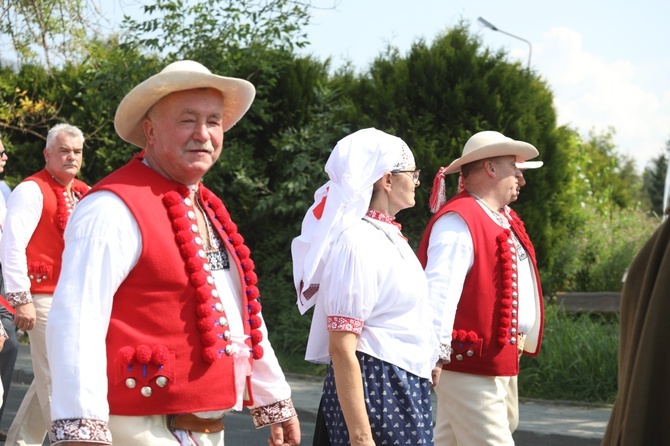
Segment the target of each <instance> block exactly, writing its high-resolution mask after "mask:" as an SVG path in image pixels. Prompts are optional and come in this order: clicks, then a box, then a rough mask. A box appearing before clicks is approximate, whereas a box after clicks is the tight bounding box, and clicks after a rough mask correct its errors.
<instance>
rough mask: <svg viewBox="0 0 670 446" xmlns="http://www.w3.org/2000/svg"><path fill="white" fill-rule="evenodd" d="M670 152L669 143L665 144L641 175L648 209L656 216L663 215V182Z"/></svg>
mask: <svg viewBox="0 0 670 446" xmlns="http://www.w3.org/2000/svg"><path fill="white" fill-rule="evenodd" d="M669 152H670V141H668V142H667V143H666V149H665V151H664V152H663V153H661V154H659V155H658V156H657V157H655V158H652V159H651V161H649V163H648V164H647V167H645V169H644V172H643V173H642V181H643V187H644V190H645V192H646V193H647V196H648V197H649V201H650V203H651V205H650V207H651V210H652V211H653V212H655V213H656V215H663V211H664V209H663V206H664V203H663V197H664V193H665V181H666V178H665V176H666V174H667V171H668V153H669Z"/></svg>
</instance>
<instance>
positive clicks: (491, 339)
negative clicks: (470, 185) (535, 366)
mask: <svg viewBox="0 0 670 446" xmlns="http://www.w3.org/2000/svg"><path fill="white" fill-rule="evenodd" d="M447 212H455V213H457V214H458V215H460V216H461V217H462V218H463V220H465V223H466V224H467V225H468V229H469V230H470V234H471V237H472V243H473V248H474V258H475V260H474V262H473V265H472V268H471V269H470V271H469V272H468V274H467V275H466V277H465V282H464V284H463V291H462V293H461V298H460V300H459V303H458V307H457V309H456V316H455V319H454V328H453V335H454V336H453V338H452V342H451V346H452V348H453V352H452V354H451V362H450V363H448V364H445V365H444V366H443V369H444V370H451V371H455V372H461V373H471V374H475V375H487V376H514V375H518V373H519V360H518V351H517V345H516V343H517V340H518V336H517V330H516V319H517V312H518V305H519V299H518V295H517V288H516V286H517V281H516V279H517V277H516V252H515V250H514V242H513V240H512V237H511V233H510V230H509V229H504V228H502V227H500V226H499V225H498V224H496V223H495V222H494V221H493V220H492V219H491V218H490V217H489V216H488V215H487V214H486V211H484V210H483V209H482V207H481V206H480V205H479V204H478V203H477V201H476V200H475V199H474V198H473V197H472V196H471V195H470V194H468V193H467V192H461V193H459V194H458V195H456V196H455V197H453V198H452V199H451V200H449V201H448V202H447V203H446V204H445V205H444V206H443V207H442V208H441V209H440V210H439V211H438V212H437V213H436V214H435V215H433V217H432V218H431V220H430V222H429V223H428V226H427V228H426V231H425V233H424V235H423V238H422V240H421V244H420V246H419V251H418V253H417V256H418V257H419V260H420V261H421V264H422V265H423V266H424V268H425V267H426V264H427V260H428V259H427V253H428V243H429V239H430V233H431V230H432V228H433V225H434V224H435V222H436V221H437V220H438V219H439V218H440V217H441V216H443V215H444V214H446V213H447ZM517 218H518V217H517ZM511 223H512V228H514V229H515V233H516V234H517V238H518V239H519V242H520V243H521V244H522V245H523V246H524V248H525V249H526V251H527V252H528V255H529V258H530V259H531V263H532V265H533V272H534V274H535V279H536V281H537V287H538V293H539V297H538V298H539V304H538V308H539V314H538V317H539V318H540V330H539V337H538V339H537V348H536V349H535V350H534V351H531V352H526V353H527V354H529V355H531V356H535V355H537V354H538V353H539V350H540V345H541V341H542V324H543V321H544V314H543V302H542V290H541V286H540V277H539V274H538V271H537V266H536V260H535V250H534V249H533V247H532V245H531V244H530V239H529V238H528V236H527V234H526V233H525V230H524V229H523V227H522V225H521V226H520V225H519V222H514V221H511ZM522 230H523V234H520V233H519V232H521V231H522Z"/></svg>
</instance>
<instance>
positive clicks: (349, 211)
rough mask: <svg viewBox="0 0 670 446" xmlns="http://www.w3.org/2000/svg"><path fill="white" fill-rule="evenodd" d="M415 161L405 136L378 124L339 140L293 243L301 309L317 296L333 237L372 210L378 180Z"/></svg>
mask: <svg viewBox="0 0 670 446" xmlns="http://www.w3.org/2000/svg"><path fill="white" fill-rule="evenodd" d="M413 165H414V156H413V155H412V152H411V151H410V150H409V148H408V147H407V144H405V142H404V141H403V140H402V139H400V138H398V137H396V136H392V135H389V134H387V133H384V132H382V131H380V130H376V129H374V128H369V129H363V130H359V131H357V132H355V133H352V134H351V135H349V136H346V137H344V138H342V139H341V140H340V141H339V142H338V143H337V145H336V146H335V148H334V149H333V152H332V153H331V154H330V157H329V158H328V162H326V167H325V170H326V173H328V177H329V178H330V181H328V182H327V183H326V184H324V185H323V186H321V187H320V188H319V189H318V190H317V191H316V192H315V193H314V204H313V205H312V206H310V208H309V210H308V211H307V214H306V215H305V218H304V219H303V221H302V232H301V234H300V236H299V237H296V238H295V239H293V243H292V244H291V254H292V255H293V281H294V284H295V288H296V292H297V294H298V301H297V305H298V308H299V309H300V312H301V313H303V314H304V313H305V312H306V311H307V310H308V309H310V308H311V307H312V306H313V305H314V303H315V302H316V299H317V296H318V287H319V283H320V281H321V274H322V271H323V265H324V262H325V260H326V259H327V258H328V255H329V253H330V248H331V246H332V244H333V241H334V240H335V239H336V238H337V237H338V236H339V235H340V234H341V233H342V232H343V231H344V230H346V229H347V228H349V227H350V226H351V225H353V224H354V223H356V222H357V221H358V220H360V219H361V218H363V216H364V215H365V213H366V212H367V211H368V207H369V205H370V199H371V198H372V187H373V185H374V183H375V182H376V181H377V180H379V179H380V178H381V177H382V176H384V174H385V173H386V172H390V171H392V170H401V169H404V168H407V167H410V166H413Z"/></svg>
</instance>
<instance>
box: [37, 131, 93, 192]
mask: <svg viewBox="0 0 670 446" xmlns="http://www.w3.org/2000/svg"><path fill="white" fill-rule="evenodd" d="M83 153H84V143H83V142H82V140H81V138H78V137H76V136H71V135H68V134H66V133H60V134H58V135H57V136H56V137H55V138H54V140H53V141H52V142H51V146H47V148H46V149H44V159H45V161H46V169H47V171H48V172H49V173H50V174H51V175H53V176H54V178H55V179H56V181H58V182H59V183H61V184H62V185H64V186H66V185H68V184H70V182H71V181H72V180H73V179H74V177H76V176H77V174H78V173H79V169H81V162H82V159H83Z"/></svg>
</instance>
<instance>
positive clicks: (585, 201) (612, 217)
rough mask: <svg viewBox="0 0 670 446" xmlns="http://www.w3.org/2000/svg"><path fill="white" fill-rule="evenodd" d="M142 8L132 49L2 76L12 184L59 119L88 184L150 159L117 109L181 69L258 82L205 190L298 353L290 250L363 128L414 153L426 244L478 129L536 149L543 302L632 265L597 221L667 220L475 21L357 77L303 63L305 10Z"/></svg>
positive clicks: (218, 5)
mask: <svg viewBox="0 0 670 446" xmlns="http://www.w3.org/2000/svg"><path fill="white" fill-rule="evenodd" d="M10 3H11V6H12V7H13V8H16V7H17V6H16V5H23V6H25V5H28V4H31V5H41V6H40V7H42V8H44V9H45V11H46V12H51V14H52V15H53V14H55V12H54V11H55V10H54V9H53V8H55V7H56V6H53V5H60V4H65V3H67V2H66V1H65V0H60V2H59V1H56V2H55V3H53V2H52V3H49V2H25V1H21V2H18V1H17V2H10ZM70 3H72V5H73V6H72V7H74V6H77V5H78V7H82V5H83V4H84V2H83V1H73V2H70ZM5 5H6V3H3V11H4V12H6V11H7V10H8V9H5V8H6V6H5ZM49 5H52V6H53V8H52V6H49ZM49 8H52V9H49ZM144 12H145V14H144V16H142V18H141V19H132V18H130V17H127V18H126V19H125V21H124V25H123V26H124V32H123V33H122V34H120V36H122V37H117V36H108V37H105V38H93V37H89V38H87V40H86V42H85V49H86V51H85V57H84V58H77V57H74V58H72V59H71V60H67V61H66V62H63V63H61V64H58V65H53V66H52V65H51V64H46V62H45V61H44V60H42V59H40V58H38V57H34V58H32V59H31V58H25V59H24V60H23V63H22V64H21V65H20V67H18V69H10V68H8V67H7V66H0V129H1V130H2V131H3V142H4V143H5V146H6V147H7V148H8V149H9V154H10V162H9V164H8V166H7V172H8V182H9V183H10V184H16V183H17V182H18V181H20V179H22V178H23V177H25V176H27V175H29V174H31V173H33V172H35V171H36V170H39V169H40V168H41V167H42V166H43V165H44V160H43V157H42V148H43V146H44V138H45V135H46V132H47V130H48V128H50V127H51V126H53V125H54V124H56V123H58V122H70V123H72V124H74V125H77V126H78V127H80V128H81V129H82V130H83V131H84V133H85V135H86V136H87V141H86V145H85V154H84V167H83V168H82V175H81V176H82V179H84V180H86V181H87V182H89V183H91V184H93V183H95V182H97V181H98V180H100V179H101V178H102V177H103V176H105V175H106V174H108V173H109V172H111V171H112V170H114V169H115V168H117V167H119V166H120V165H122V164H124V163H125V162H127V161H128V159H129V158H130V157H131V156H132V155H133V154H134V153H136V152H138V150H139V149H138V148H137V147H133V146H132V145H130V144H127V143H125V142H123V141H121V140H120V138H119V137H118V136H117V135H116V133H115V131H114V125H113V121H114V115H115V112H116V107H117V105H118V104H119V102H120V101H121V99H122V98H123V96H124V95H125V94H126V93H127V92H128V91H129V90H130V89H131V88H132V87H133V86H135V85H137V84H138V83H140V82H141V81H143V80H144V79H146V78H148V77H149V76H151V75H153V74H155V73H157V72H158V71H160V70H161V69H162V68H163V67H164V66H166V65H167V64H168V63H170V62H173V61H175V60H178V59H192V60H196V61H198V62H201V63H203V64H204V65H205V66H207V67H208V68H209V69H210V70H211V71H212V72H214V73H217V74H222V75H226V76H234V77H241V78H244V79H248V80H249V81H251V82H252V83H253V84H254V85H255V86H256V99H255V101H254V103H253V105H252V107H251V109H250V110H249V112H248V113H247V115H246V116H245V117H244V118H243V119H242V120H241V121H240V122H239V123H238V124H237V125H236V126H235V127H234V128H232V129H231V130H230V131H228V132H226V138H225V143H224V152H223V156H222V157H221V158H220V161H219V162H218V163H217V164H216V165H215V166H214V167H213V168H212V169H211V170H210V172H209V173H208V174H207V176H206V177H205V178H204V182H205V184H206V185H207V186H208V187H209V188H211V189H213V190H214V191H215V192H216V193H217V194H218V195H219V196H221V197H222V198H223V199H224V202H225V203H226V206H227V207H228V208H229V210H230V212H231V214H232V216H233V218H234V219H235V221H236V222H237V223H238V226H239V227H240V231H241V233H242V234H243V235H244V236H245V238H246V240H247V243H248V245H249V246H250V248H251V249H252V251H253V256H254V259H255V262H256V267H257V271H258V273H259V277H260V282H259V287H260V289H261V293H262V296H263V305H264V308H265V311H264V314H265V317H266V319H267V321H268V324H269V325H271V326H272V327H274V328H278V329H277V330H271V336H272V340H273V343H275V346H276V347H278V348H280V349H282V350H284V351H285V352H288V353H289V354H292V353H296V354H297V353H298V352H299V351H301V349H302V348H304V344H305V343H304V339H305V338H306V336H307V326H308V325H309V319H308V318H305V317H300V316H299V315H298V312H297V310H296V309H295V307H294V305H293V303H294V301H295V290H294V287H293V281H292V269H291V256H290V243H291V241H292V239H293V238H294V237H295V236H297V235H298V234H299V232H300V224H301V221H302V218H303V216H304V213H305V211H306V210H307V208H308V207H309V205H310V204H311V203H312V200H313V193H314V191H315V190H316V189H317V188H318V187H319V186H320V185H321V184H323V182H324V181H325V180H326V176H325V173H324V171H323V167H324V165H325V162H326V159H327V158H328V155H329V153H330V151H331V150H332V147H334V145H335V144H336V143H337V141H338V140H339V139H340V138H342V137H343V136H345V135H347V134H349V133H351V132H353V131H356V130H358V129H361V128H364V127H376V128H378V129H380V130H384V131H387V132H389V133H392V134H395V135H397V136H399V137H401V138H403V139H404V140H405V141H406V142H407V143H408V144H409V146H410V147H411V148H412V150H413V152H414V154H415V157H416V162H417V165H418V167H419V168H421V169H422V171H423V175H422V184H421V186H420V188H419V190H418V192H417V196H416V197H417V205H416V207H415V208H414V209H412V210H405V211H403V212H402V213H401V214H400V215H399V217H398V219H399V220H400V221H401V222H402V223H403V227H404V229H403V232H404V234H405V235H406V236H408V237H409V240H410V243H412V244H413V245H414V246H416V245H418V242H419V240H420V238H421V235H422V233H423V229H424V227H425V224H426V222H427V220H428V218H429V217H430V214H429V211H428V207H427V202H428V197H429V194H430V187H431V185H432V179H433V175H434V174H435V172H437V170H438V168H439V167H440V166H443V165H447V164H448V163H449V162H451V161H452V160H453V159H455V158H458V157H460V155H461V151H462V147H463V145H464V143H465V141H466V140H467V139H468V138H469V137H470V136H471V135H472V134H473V133H476V132H478V131H481V130H497V131H500V132H502V133H504V134H505V135H507V136H510V137H512V138H514V139H520V140H524V141H528V142H530V143H532V144H533V145H535V146H536V147H537V148H538V150H539V152H540V156H539V157H538V159H541V160H543V161H544V163H545V167H543V168H542V169H538V170H533V171H528V172H526V180H527V182H528V185H527V186H526V187H525V188H524V189H523V190H522V193H521V196H520V198H519V200H518V201H517V202H515V203H514V204H513V207H514V208H515V209H516V210H517V212H518V213H519V214H520V215H521V217H522V218H523V219H524V221H525V223H526V227H527V229H528V231H529V233H530V235H531V238H532V239H533V241H534V243H535V246H536V250H537V252H538V259H539V262H540V267H541V275H542V277H543V285H544V286H545V293H547V294H551V293H552V292H554V291H556V290H560V289H564V288H565V287H566V286H573V285H574V284H577V285H574V286H584V287H586V286H591V285H585V283H586V282H587V281H588V280H589V277H596V276H598V274H600V276H603V275H612V276H616V274H618V273H616V272H614V273H610V272H609V271H610V270H607V271H608V272H604V273H600V272H598V271H596V269H595V268H591V269H590V270H588V271H585V270H580V269H579V268H580V266H581V265H579V264H576V263H575V262H574V261H573V260H575V259H577V260H578V261H579V262H582V263H584V262H586V263H590V264H593V265H596V264H601V265H603V268H601V270H602V271H605V269H606V268H605V266H607V265H614V266H613V267H612V268H615V269H616V268H620V264H625V263H626V261H627V259H628V258H632V255H633V254H634V253H633V252H632V251H633V250H634V249H635V246H637V245H636V244H635V243H637V241H634V243H633V244H616V246H617V250H616V254H613V256H612V257H618V258H617V259H616V260H617V262H618V263H617V262H610V260H612V259H611V258H610V259H605V258H603V257H599V256H598V252H597V251H602V250H603V249H604V248H602V247H603V246H608V245H607V244H608V243H609V242H610V241H611V240H614V239H613V238H609V239H607V238H606V237H605V235H602V237H600V238H599V237H597V236H599V235H601V234H605V231H603V230H599V229H600V227H599V226H598V223H600V222H601V220H607V221H608V222H611V224H610V225H609V226H608V227H609V228H614V230H616V231H620V230H621V231H623V229H620V228H626V230H628V229H627V228H630V227H636V225H637V227H640V228H645V230H646V228H647V227H648V226H650V225H652V224H655V222H651V223H650V222H649V221H648V220H644V219H643V217H641V216H640V214H644V213H643V212H641V211H640V205H639V204H638V203H643V204H642V206H644V200H642V199H641V197H642V196H643V195H644V194H643V191H642V188H641V181H640V178H639V177H638V176H637V175H636V174H635V171H634V168H633V164H632V161H631V160H630V159H628V158H626V157H623V156H621V155H619V154H618V153H617V151H616V148H615V147H614V145H613V143H612V139H611V132H607V133H604V134H600V135H598V134H593V133H592V134H590V135H589V136H587V137H582V136H580V134H579V133H578V132H577V130H576V129H571V128H567V127H557V125H556V112H555V110H554V108H553V96H552V93H551V90H550V88H549V86H548V85H547V84H546V82H545V81H544V80H543V79H542V77H541V76H540V75H539V74H538V73H535V72H532V71H530V70H528V69H526V68H525V67H524V66H521V65H520V64H519V63H513V62H510V61H509V60H508V58H507V56H506V54H505V53H504V52H491V51H489V50H488V49H487V48H485V47H483V45H482V43H481V41H480V40H479V38H477V37H476V36H474V35H472V34H471V33H470V32H469V30H468V26H467V24H466V23H459V24H457V25H456V26H454V27H453V28H451V29H447V30H445V31H444V33H442V34H441V35H438V36H437V37H436V38H435V39H434V41H432V42H430V43H428V42H426V41H424V40H418V41H416V42H415V43H414V44H413V45H412V47H411V48H410V50H409V51H408V53H407V54H406V55H403V54H400V52H399V51H398V50H397V49H396V48H393V47H388V48H386V49H385V50H384V51H383V52H381V53H380V54H379V55H378V56H377V58H376V59H375V60H374V62H373V63H372V64H371V65H370V66H369V67H367V69H364V70H361V71H355V70H354V69H353V67H351V66H345V67H343V68H341V69H339V70H338V71H337V72H335V73H334V74H332V75H331V74H329V70H328V68H329V67H328V61H325V62H322V61H319V60H316V59H314V58H311V57H300V56H298V55H296V49H298V48H300V47H301V46H302V45H303V44H304V43H306V37H305V35H304V33H303V31H302V30H303V28H304V25H305V24H306V23H307V22H308V20H309V6H308V5H307V4H302V3H300V2H296V1H288V0H267V1H248V2H242V1H236V0H207V1H199V2H196V1H186V0H157V1H156V2H154V3H152V4H151V5H149V6H146V7H145V11H144ZM5 19H6V16H5V15H3V17H2V18H1V19H0V22H2V23H5ZM29 20H32V18H31V19H29ZM31 23H32V22H31ZM196 24H197V26H195V25H196ZM14 26H19V25H18V24H16V25H14ZM3 31H4V28H3ZM4 32H6V31H4ZM33 43H34V42H33ZM52 48H53V47H49V49H50V50H51V49H52ZM81 48H83V46H82V47H81ZM82 54H84V53H82ZM0 63H1V62H0ZM665 162H666V163H667V158H666V161H665ZM660 164H661V160H659V161H658V162H657V170H658V169H660V170H662V166H661V165H660ZM660 170H659V171H658V172H655V173H653V174H652V173H649V174H648V175H647V176H645V181H647V182H646V183H645V184H647V185H648V186H647V189H646V190H647V191H651V189H652V185H654V187H657V186H658V184H657V183H658V177H659V176H660ZM652 180H653V181H652ZM456 186H457V177H456V176H450V177H448V190H450V191H451V194H453V193H455V192H456ZM642 210H646V209H642ZM619 220H621V222H620V223H617V224H615V221H619ZM638 232H640V231H638ZM586 233H588V237H583V238H587V239H590V240H593V242H591V243H585V244H584V243H581V244H580V243H577V242H579V240H581V239H579V240H578V239H576V237H577V236H578V235H579V234H586ZM612 234H614V233H612ZM614 236H615V235H611V236H610V237H614ZM596 242H597V243H596ZM594 247H595V248H597V249H592V248H594ZM576 249H579V250H582V251H580V254H579V255H575V250H576ZM611 251H612V252H614V251H615V250H614V249H612V250H611ZM608 262H609V263H608ZM607 268H609V266H608V267H607ZM577 276H579V278H578V279H577ZM598 280H600V279H598ZM593 283H596V281H595V279H593V280H592V281H591V284H593ZM597 283H601V282H597ZM603 286H604V285H603Z"/></svg>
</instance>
